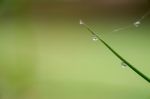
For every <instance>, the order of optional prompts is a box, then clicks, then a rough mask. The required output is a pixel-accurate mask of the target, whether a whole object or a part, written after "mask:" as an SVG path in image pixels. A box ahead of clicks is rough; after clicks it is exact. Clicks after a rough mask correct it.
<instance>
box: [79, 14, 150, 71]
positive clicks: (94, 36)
mask: <svg viewBox="0 0 150 99" xmlns="http://www.w3.org/2000/svg"><path fill="white" fill-rule="evenodd" d="M149 14H150V11H148V12H146V13H145V14H144V15H143V16H142V17H141V19H140V20H138V21H136V22H134V23H133V24H132V26H134V27H136V28H138V27H139V26H140V24H141V21H142V20H143V19H145V18H146V17H147V16H148V15H149ZM79 24H80V25H86V24H84V22H83V21H82V20H80V22H79ZM125 29H127V27H122V28H118V29H114V30H113V31H112V32H119V31H121V30H125ZM92 40H93V41H98V40H99V39H98V38H97V36H96V35H92ZM121 67H122V68H126V67H127V64H126V62H124V61H122V62H121Z"/></svg>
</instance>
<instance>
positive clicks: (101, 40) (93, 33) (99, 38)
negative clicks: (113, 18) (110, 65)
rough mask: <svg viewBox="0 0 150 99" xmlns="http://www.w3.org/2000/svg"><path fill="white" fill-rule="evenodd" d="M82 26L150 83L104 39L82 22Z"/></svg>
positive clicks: (149, 80)
mask: <svg viewBox="0 0 150 99" xmlns="http://www.w3.org/2000/svg"><path fill="white" fill-rule="evenodd" d="M80 23H82V24H81V25H83V26H84V27H85V28H86V29H87V30H88V31H89V32H90V33H91V34H92V35H94V36H95V37H97V39H98V40H99V41H100V42H102V43H103V44H104V45H105V46H106V47H107V48H108V49H109V50H110V51H111V52H112V53H113V54H114V55H115V56H116V57H117V58H119V59H120V60H121V61H122V62H124V63H125V64H126V65H127V66H128V67H130V69H132V70H133V71H134V72H135V73H137V74H138V75H139V76H141V77H142V78H143V79H144V80H146V81H147V82H149V83H150V79H149V78H148V77H147V76H146V75H145V74H144V73H142V72H140V71H139V70H138V69H136V68H135V67H134V66H133V65H132V64H130V63H129V62H128V61H127V60H125V59H124V58H123V57H122V56H120V55H119V54H118V53H117V52H116V51H115V50H113V49H112V48H111V46H109V45H108V44H107V43H106V42H105V41H104V40H103V39H101V37H100V36H98V35H97V34H96V33H95V32H93V31H92V30H91V29H90V28H89V27H88V26H87V25H86V24H85V23H83V22H82V21H81V20H80Z"/></svg>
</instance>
